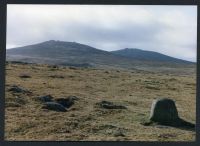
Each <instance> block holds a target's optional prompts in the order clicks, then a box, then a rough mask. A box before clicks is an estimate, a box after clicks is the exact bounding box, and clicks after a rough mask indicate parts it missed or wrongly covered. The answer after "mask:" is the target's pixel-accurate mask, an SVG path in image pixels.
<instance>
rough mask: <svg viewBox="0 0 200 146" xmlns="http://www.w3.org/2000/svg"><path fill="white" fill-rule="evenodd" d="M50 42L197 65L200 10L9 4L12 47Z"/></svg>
mask: <svg viewBox="0 0 200 146" xmlns="http://www.w3.org/2000/svg"><path fill="white" fill-rule="evenodd" d="M47 40H61V41H73V42H79V43H83V44H87V45H90V46H93V47H96V48H98V49H102V50H107V51H111V50H119V49H123V48H140V49H143V50H150V51H156V52H160V53H163V54H166V55H169V56H173V57H176V58H180V59H185V60H190V61H196V45H197V7H196V6H128V5H127V6H125V5H124V6H117V5H116V6H114V5H104V6H103V5H90V6H89V5H8V9H7V48H13V47H18V46H25V45H30V44H35V43H40V42H43V41H47Z"/></svg>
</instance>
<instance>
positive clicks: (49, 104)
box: [42, 102, 67, 112]
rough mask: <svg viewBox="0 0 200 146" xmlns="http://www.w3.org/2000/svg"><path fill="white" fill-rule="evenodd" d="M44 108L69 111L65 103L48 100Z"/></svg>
mask: <svg viewBox="0 0 200 146" xmlns="http://www.w3.org/2000/svg"><path fill="white" fill-rule="evenodd" d="M42 108H43V109H48V110H53V111H57V112H66V111H67V110H66V109H65V107H64V106H63V105H61V104H59V103H56V102H46V103H44V106H43V107H42Z"/></svg>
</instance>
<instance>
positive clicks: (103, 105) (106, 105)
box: [97, 100, 127, 109]
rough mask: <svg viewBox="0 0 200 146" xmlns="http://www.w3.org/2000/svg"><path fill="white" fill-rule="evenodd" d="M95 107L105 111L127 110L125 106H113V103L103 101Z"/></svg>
mask: <svg viewBox="0 0 200 146" xmlns="http://www.w3.org/2000/svg"><path fill="white" fill-rule="evenodd" d="M97 105H99V106H100V107H101V108H105V109H127V108H126V107H125V106H122V105H115V104H114V103H112V102H109V101H105V100H103V101H101V102H100V103H97Z"/></svg>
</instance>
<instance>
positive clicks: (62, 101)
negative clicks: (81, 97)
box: [55, 96, 78, 108]
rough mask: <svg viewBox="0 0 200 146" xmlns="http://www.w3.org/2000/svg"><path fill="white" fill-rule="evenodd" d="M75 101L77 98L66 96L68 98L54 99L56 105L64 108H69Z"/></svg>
mask: <svg viewBox="0 0 200 146" xmlns="http://www.w3.org/2000/svg"><path fill="white" fill-rule="evenodd" d="M75 100H78V97H76V96H68V97H63V98H57V99H55V101H56V102H57V103H59V104H61V105H62V106H64V107H66V108H70V107H71V106H72V105H73V104H74V101H75Z"/></svg>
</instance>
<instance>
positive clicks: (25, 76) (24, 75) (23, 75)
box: [19, 74, 31, 78]
mask: <svg viewBox="0 0 200 146" xmlns="http://www.w3.org/2000/svg"><path fill="white" fill-rule="evenodd" d="M19 77H20V78H31V76H30V75H28V74H21V75H19Z"/></svg>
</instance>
